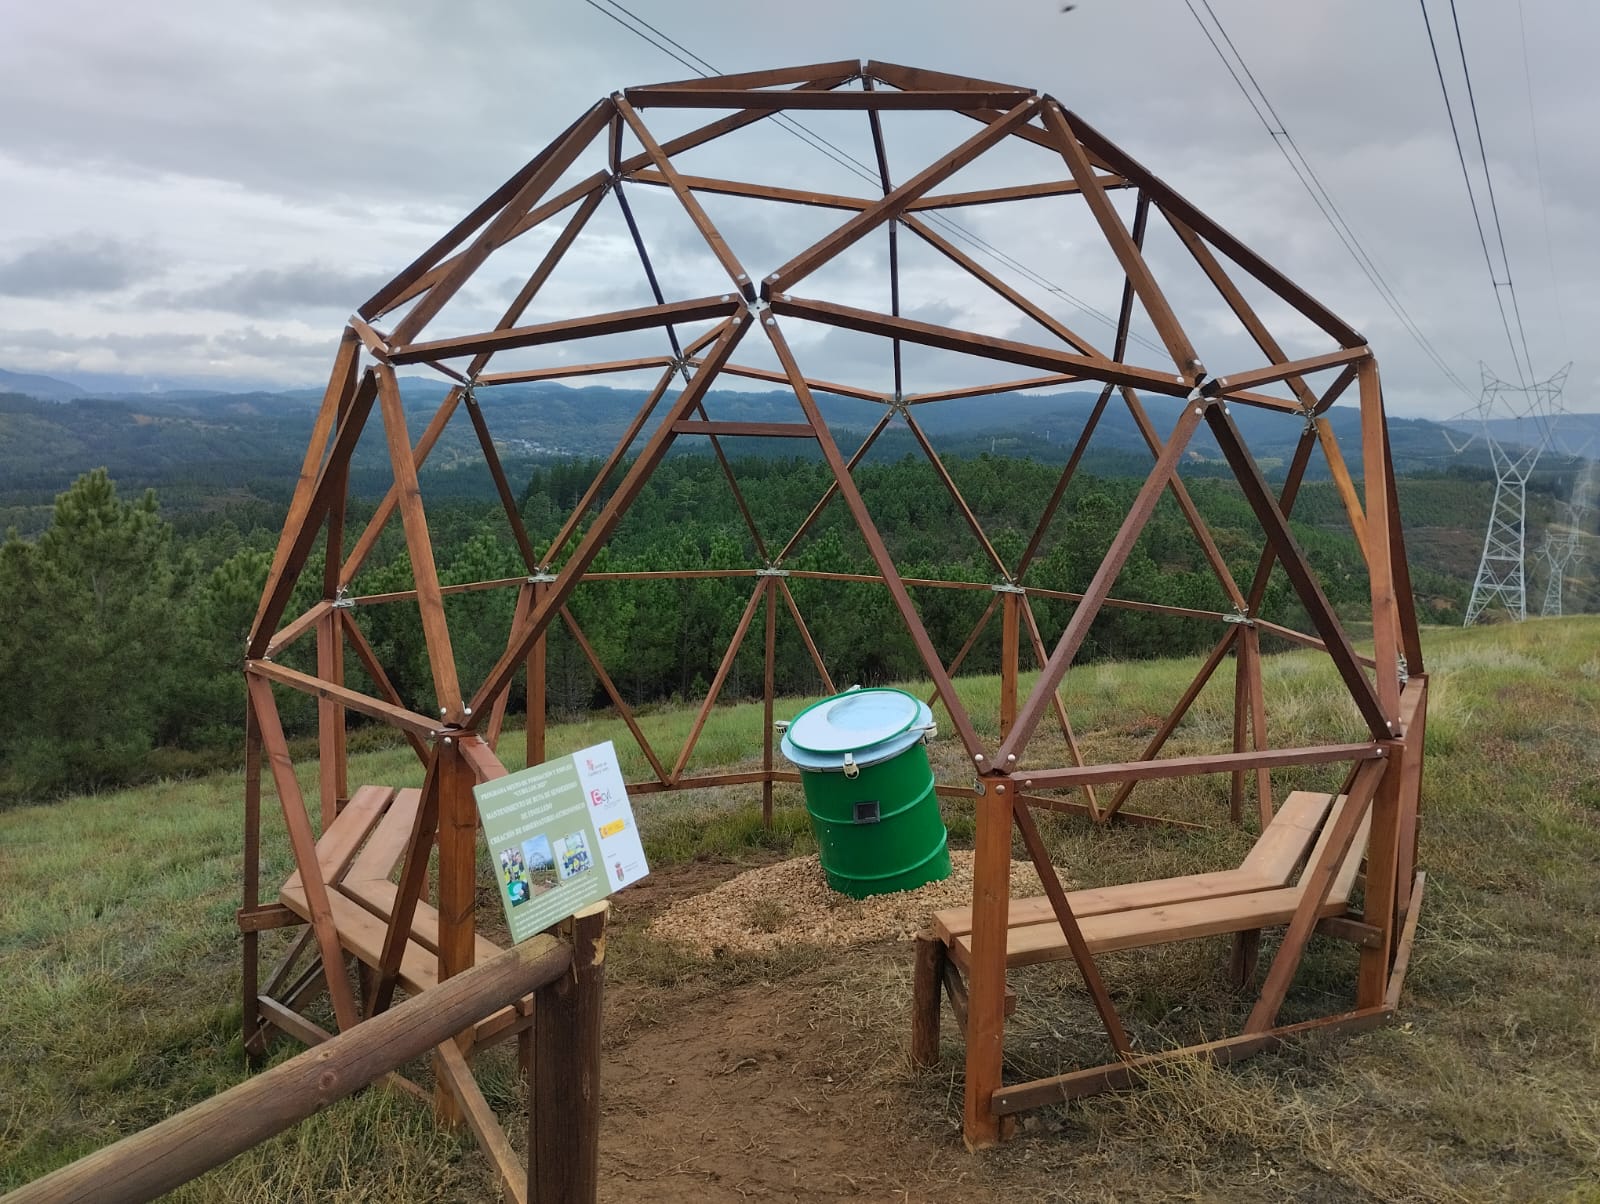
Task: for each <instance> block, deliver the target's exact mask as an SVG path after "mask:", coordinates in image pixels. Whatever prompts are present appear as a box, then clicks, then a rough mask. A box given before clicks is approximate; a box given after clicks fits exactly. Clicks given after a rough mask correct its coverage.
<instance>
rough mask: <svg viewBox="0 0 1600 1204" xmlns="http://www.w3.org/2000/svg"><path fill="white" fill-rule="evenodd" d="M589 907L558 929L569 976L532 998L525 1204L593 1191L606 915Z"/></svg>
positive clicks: (553, 1202) (572, 1201) (562, 1202)
mask: <svg viewBox="0 0 1600 1204" xmlns="http://www.w3.org/2000/svg"><path fill="white" fill-rule="evenodd" d="M607 909H608V905H607V904H605V903H596V904H594V905H593V906H591V907H587V908H585V909H584V910H583V911H580V912H579V913H578V914H577V915H575V916H574V917H573V918H572V919H570V920H568V921H566V922H565V923H564V924H563V925H562V929H563V930H564V932H570V934H571V939H572V969H571V971H570V972H569V973H566V974H563V975H561V976H560V977H559V978H557V979H556V980H555V981H553V982H551V983H549V984H548V985H546V986H544V987H541V988H540V990H539V993H538V994H537V995H536V996H535V999H534V1008H535V1014H536V1015H537V1016H538V1023H537V1024H535V1025H534V1030H533V1043H534V1054H533V1082H532V1084H531V1086H530V1089H529V1092H528V1200H529V1201H530V1204H583V1202H585V1201H588V1202H591V1204H592V1201H594V1200H595V1199H596V1198H597V1196H598V1193H599V1190H600V1004H601V1001H602V997H603V994H604V990H605V974H606V942H605V930H606V912H607Z"/></svg>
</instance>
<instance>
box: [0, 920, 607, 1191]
mask: <svg viewBox="0 0 1600 1204" xmlns="http://www.w3.org/2000/svg"><path fill="white" fill-rule="evenodd" d="M604 923H605V914H604V911H603V910H599V909H597V910H596V911H595V912H593V913H591V914H589V915H587V916H585V917H583V918H582V919H581V920H580V921H579V923H578V924H577V926H576V931H575V934H574V938H575V939H574V942H573V943H570V944H569V943H568V942H566V941H562V940H557V939H556V938H555V937H553V936H548V935H546V936H537V937H534V938H532V939H531V940H528V941H525V942H523V943H522V944H520V945H518V946H516V947H515V948H512V949H508V950H507V951H506V952H505V953H503V954H501V955H500V956H499V957H496V958H494V959H493V960H492V961H487V962H482V963H480V964H478V965H476V966H474V967H472V968H471V969H469V970H466V971H464V972H462V973H461V974H458V975H456V976H454V977H452V978H449V979H447V980H445V981H444V982H442V983H440V984H439V985H438V986H437V987H433V988H430V989H429V990H428V991H427V992H425V993H424V994H421V995H418V996H415V997H413V998H410V999H407V1000H406V1001H405V1002H404V1003H402V1004H400V1005H399V1006H397V1007H394V1008H392V1009H390V1010H389V1011H386V1012H383V1013H381V1014H379V1015H377V1016H375V1017H373V1018H372V1019H370V1020H366V1021H363V1022H362V1023H360V1024H357V1025H355V1026H354V1027H353V1028H350V1029H348V1030H347V1031H345V1032H343V1033H340V1034H339V1035H338V1036H335V1037H333V1038H332V1039H330V1040H328V1041H325V1042H323V1043H322V1044H320V1045H318V1046H315V1047H314V1048H312V1049H308V1050H306V1051H305V1052H304V1053H302V1054H300V1055H299V1056H297V1057H294V1058H291V1059H290V1060H289V1061H287V1062H284V1063H283V1064H282V1065H280V1066H275V1067H273V1068H272V1069H271V1070H268V1071H265V1072H264V1073H262V1074H259V1075H256V1076H255V1077H253V1078H250V1079H248V1080H246V1081H245V1082H243V1083H240V1084H239V1085H238V1086H236V1087H233V1088H231V1089H229V1090H228V1091H224V1092H223V1093H222V1094H221V1095H217V1096H213V1097H212V1098H211V1099H208V1100H206V1101H205V1102H204V1103H200V1104H196V1105H195V1106H194V1107H192V1108H188V1109H186V1110H184V1111H183V1112H180V1113H178V1114H177V1115H176V1116H171V1117H168V1118H167V1119H166V1120H164V1121H162V1122H161V1123H160V1124H158V1125H155V1126H154V1127H153V1128H149V1129H146V1130H144V1131H143V1132H141V1133H135V1134H133V1135H132V1136H129V1137H126V1138H124V1139H123V1140H121V1141H119V1142H117V1143H115V1144H114V1145H110V1146H107V1147H105V1148H104V1149H101V1150H97V1151H95V1152H94V1153H92V1154H89V1155H87V1156H86V1157H83V1158H80V1159H79V1160H78V1161H77V1162H74V1163H71V1164H69V1165H67V1166H64V1167H62V1168H60V1169H59V1170H56V1171H52V1172H51V1173H50V1174H48V1175H45V1176H44V1177H43V1178H41V1179H36V1180H35V1181H34V1182H32V1183H29V1184H27V1185H25V1186H23V1187H21V1188H18V1189H17V1190H16V1191H14V1192H11V1193H10V1194H8V1195H6V1196H4V1197H0V1204H45V1202H48V1204H99V1202H102V1201H103V1202H105V1204H134V1202H137V1201H143V1200H151V1199H154V1198H155V1197H157V1196H159V1195H162V1194H163V1193H165V1192H169V1191H171V1190H172V1189H173V1188H175V1187H178V1186H179V1185H181V1184H183V1183H187V1182H188V1181H189V1180H190V1179H194V1178H196V1177H197V1176H199V1175H202V1174H204V1173H205V1172H206V1171H208V1170H211V1169H213V1168H214V1167H218V1166H221V1165H222V1164H223V1163H224V1162H227V1161H228V1160H229V1159H231V1158H233V1157H235V1156H236V1155H238V1154H241V1153H243V1152H244V1151H245V1150H248V1149H250V1148H251V1147H252V1146H256V1145H259V1144H260V1143H261V1142H263V1141H266V1140H267V1139H268V1138H270V1137H272V1136H274V1135H276V1134H278V1133H281V1132H283V1131H284V1130H285V1129H288V1128H290V1127H291V1126H293V1125H295V1124H297V1123H299V1122H300V1121H302V1120H304V1119H305V1118H306V1117H308V1116H310V1115H311V1114H312V1113H314V1112H317V1111H318V1110H320V1109H322V1108H324V1107H326V1106H327V1105H328V1104H331V1103H333V1102H334V1101H335V1100H339V1099H343V1098H344V1097H345V1096H347V1095H351V1094H353V1093H355V1092H356V1091H359V1090H360V1089H361V1088H363V1087H365V1086H367V1085H368V1084H370V1083H372V1082H373V1081H375V1080H376V1079H379V1078H381V1077H382V1076H383V1075H385V1074H388V1073H389V1072H390V1071H392V1070H394V1069H395V1068H396V1067H398V1066H401V1065H403V1064H405V1063H406V1062H409V1061H410V1060H411V1059H413V1058H416V1057H420V1056H421V1055H423V1054H426V1053H428V1052H429V1051H430V1050H432V1049H434V1048H436V1047H437V1046H439V1045H441V1044H443V1043H444V1042H446V1041H453V1039H454V1036H455V1034H457V1033H460V1032H462V1031H463V1030H466V1029H469V1028H471V1026H472V1025H473V1024H475V1023H476V1022H477V1021H479V1020H482V1019H484V1018H485V1017H486V1016H490V1015H492V1014H493V1013H495V1012H497V1011H499V1010H500V1009H501V1008H503V1007H506V1006H507V1005H509V1004H511V1003H513V1002H515V1001H516V1000H518V999H521V998H522V997H524V996H525V995H527V994H529V993H530V992H538V1003H539V1005H540V1006H541V1011H540V1023H539V1026H538V1027H539V1030H540V1035H541V1037H544V1038H545V1039H544V1040H541V1041H540V1050H541V1053H542V1052H544V1050H545V1049H546V1048H547V1047H550V1046H555V1047H558V1048H560V1049H561V1051H562V1056H561V1059H560V1060H561V1061H562V1062H563V1063H564V1065H562V1066H560V1067H556V1066H549V1067H546V1068H545V1071H546V1072H545V1073H540V1070H539V1069H538V1068H537V1067H536V1068H535V1070H534V1073H533V1082H532V1084H531V1087H530V1104H531V1106H530V1114H531V1116H530V1138H531V1142H530V1148H531V1149H533V1150H534V1151H535V1159H534V1162H535V1166H536V1167H537V1168H538V1169H539V1170H540V1171H541V1174H540V1175H539V1176H538V1177H537V1178H536V1177H535V1176H534V1175H532V1174H530V1175H529V1177H528V1182H527V1194H526V1195H523V1194H522V1193H521V1192H516V1191H515V1190H513V1191H511V1192H510V1193H509V1194H511V1195H513V1196H519V1197H521V1198H523V1199H528V1200H533V1201H535V1202H537V1204H543V1202H545V1201H551V1200H555V1199H561V1200H563V1201H569V1200H570V1201H593V1200H594V1199H595V1193H596V1189H597V1183H596V1175H597V1165H598V1148H599V1140H598V1139H599V1133H598V1128H597V1123H598V1112H599V1109H598V1106H597V1105H598V1090H597V1080H598V1069H599V1055H600V1049H599V1026H598V1024H597V1023H595V1021H596V1019H597V1017H598V1013H599V1005H600V997H601V991H602V989H603V979H604V966H603V961H604V941H603V937H602V936H601V935H600V934H601V932H602V931H603V926H604ZM545 1005H548V1006H545ZM547 1028H548V1029H551V1030H553V1031H550V1032H549V1033H546V1032H545V1031H544V1030H546V1029H547ZM575 1118H582V1119H581V1121H580V1122H578V1123H574V1122H575ZM545 1129H550V1130H551V1132H549V1133H545V1132H544V1130H545ZM540 1154H542V1155H543V1161H544V1165H542V1166H539V1155H540ZM518 1186H520V1185H518ZM552 1191H556V1192H559V1193H560V1194H559V1195H552V1194H551V1192H552Z"/></svg>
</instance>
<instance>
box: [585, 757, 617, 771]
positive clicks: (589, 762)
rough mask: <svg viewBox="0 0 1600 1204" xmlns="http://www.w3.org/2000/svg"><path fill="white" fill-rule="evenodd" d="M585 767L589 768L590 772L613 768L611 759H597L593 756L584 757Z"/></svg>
mask: <svg viewBox="0 0 1600 1204" xmlns="http://www.w3.org/2000/svg"><path fill="white" fill-rule="evenodd" d="M583 767H584V768H585V769H587V770H588V771H589V772H590V773H601V772H603V771H605V770H607V769H610V768H611V762H610V761H596V760H595V759H594V758H593V757H585V758H584V759H583Z"/></svg>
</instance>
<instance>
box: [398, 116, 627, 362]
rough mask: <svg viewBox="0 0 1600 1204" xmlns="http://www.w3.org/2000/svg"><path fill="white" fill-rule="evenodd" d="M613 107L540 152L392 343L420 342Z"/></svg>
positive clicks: (420, 301) (410, 314) (402, 323)
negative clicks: (510, 195)
mask: <svg viewBox="0 0 1600 1204" xmlns="http://www.w3.org/2000/svg"><path fill="white" fill-rule="evenodd" d="M614 109H615V106H613V105H612V103H611V100H610V98H609V97H608V98H606V99H604V100H600V101H598V102H596V104H595V105H594V107H593V108H591V109H590V110H589V111H588V112H587V113H585V114H584V115H583V116H582V117H580V118H578V120H577V121H576V122H574V123H573V124H572V125H571V126H569V127H568V128H567V131H566V132H565V133H564V134H562V135H561V136H560V137H559V138H557V139H556V140H555V141H554V142H552V143H551V144H550V145H549V146H548V147H546V148H545V149H544V150H543V151H541V152H540V154H539V158H538V160H537V166H535V168H534V170H533V171H532V172H530V173H529V174H528V176H527V178H526V180H525V181H524V182H523V183H522V185H521V186H520V187H519V188H518V189H517V190H516V192H515V194H514V195H513V196H512V197H511V199H510V200H509V201H507V202H506V204H505V207H504V208H502V209H501V210H500V212H499V213H498V214H496V215H495V217H494V218H492V219H491V220H490V221H489V224H488V225H487V226H485V227H484V229H483V231H482V233H480V234H479V235H478V237H477V238H476V239H475V240H474V241H473V243H472V245H471V246H469V247H467V248H466V250H465V251H463V252H462V253H461V254H460V255H459V256H457V258H456V261H455V263H454V264H453V266H452V267H451V268H450V270H449V271H448V272H447V273H446V274H445V275H444V276H442V277H441V278H440V279H439V280H438V281H437V282H436V283H435V284H434V285H433V287H432V288H430V289H429V290H428V291H427V292H426V293H424V294H423V295H422V296H421V297H420V298H418V300H417V303H416V304H415V305H414V306H412V307H411V309H410V311H409V312H408V313H407V314H406V316H405V317H404V318H402V319H401V320H400V322H399V323H398V324H397V325H396V326H395V328H394V331H393V332H392V334H391V336H390V342H391V343H392V344H393V345H394V346H397V347H398V346H404V345H406V344H409V343H413V342H415V341H416V337H417V335H418V334H419V333H420V332H421V331H422V328H423V327H424V326H426V325H427V324H428V323H429V322H430V321H432V320H433V318H434V317H435V315H437V314H438V312H439V311H440V310H441V309H443V308H444V306H445V304H446V303H447V302H448V301H449V300H450V298H451V297H453V296H455V295H456V292H457V291H458V290H459V289H460V288H461V286H462V285H463V284H465V283H466V282H467V278H468V277H469V276H471V275H472V273H474V272H476V271H477V270H478V268H479V267H481V266H482V265H483V262H484V260H486V259H488V258H489V255H490V254H491V253H492V252H493V251H494V250H495V249H496V248H497V247H499V246H500V244H501V243H503V242H505V241H506V239H508V238H509V237H510V236H511V233H512V231H513V230H514V229H515V228H516V226H517V223H518V222H520V221H521V220H522V218H523V215H524V214H526V213H527V212H528V210H529V209H531V208H533V206H534V204H535V203H536V202H537V201H538V200H539V198H540V197H542V196H543V195H544V194H545V192H547V191H548V190H549V188H550V186H551V185H552V184H554V183H555V182H556V180H558V179H559V178H560V177H561V174H562V173H563V172H565V171H566V170H567V168H568V167H570V166H571V165H572V163H573V161H574V160H576V159H577V157H578V156H579V155H580V154H582V153H583V151H584V150H585V149H586V148H587V147H588V145H589V143H590V141H591V140H592V139H593V138H594V136H595V135H596V134H598V133H599V132H600V131H601V130H603V129H605V127H606V125H607V123H609V122H610V120H611V115H612V113H613V112H614ZM422 358H432V357H426V356H425V357H422Z"/></svg>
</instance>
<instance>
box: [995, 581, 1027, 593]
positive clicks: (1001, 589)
mask: <svg viewBox="0 0 1600 1204" xmlns="http://www.w3.org/2000/svg"><path fill="white" fill-rule="evenodd" d="M989 588H990V589H991V590H993V591H994V592H995V593H997V594H1026V593H1027V592H1028V591H1027V589H1026V588H1025V587H1024V586H1021V585H1018V584H1017V583H1016V582H1015V581H999V582H996V583H995V584H994V585H991V586H990V587H989Z"/></svg>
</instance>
